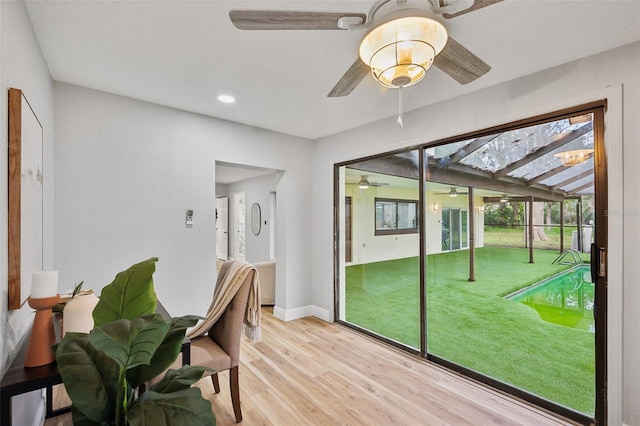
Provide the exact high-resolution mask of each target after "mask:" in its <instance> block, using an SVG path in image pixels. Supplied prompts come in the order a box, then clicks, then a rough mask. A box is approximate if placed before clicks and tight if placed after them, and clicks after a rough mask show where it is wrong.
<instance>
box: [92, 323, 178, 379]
mask: <svg viewBox="0 0 640 426" xmlns="http://www.w3.org/2000/svg"><path fill="white" fill-rule="evenodd" d="M167 331H169V323H167V322H165V320H164V319H163V318H162V315H159V314H154V315H147V316H144V317H140V318H135V319H133V320H132V321H129V320H126V319H121V320H118V321H113V322H110V323H108V324H104V325H101V326H99V327H96V328H94V329H93V330H92V331H91V334H90V335H89V341H90V342H91V344H92V345H93V347H94V348H96V350H98V351H102V352H104V353H105V354H106V355H107V356H108V357H110V358H111V359H113V360H114V361H115V362H116V363H118V365H119V366H120V368H121V369H122V370H125V371H126V370H128V369H129V368H133V367H136V366H138V365H148V364H149V363H150V362H151V357H152V356H153V354H155V352H156V350H157V349H158V347H159V346H160V344H161V343H162V341H163V340H164V338H165V336H166V334H167Z"/></svg>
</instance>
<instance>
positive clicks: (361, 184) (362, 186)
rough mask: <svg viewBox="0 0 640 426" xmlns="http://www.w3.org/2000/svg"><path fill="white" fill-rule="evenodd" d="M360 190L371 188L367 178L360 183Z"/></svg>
mask: <svg viewBox="0 0 640 426" xmlns="http://www.w3.org/2000/svg"><path fill="white" fill-rule="evenodd" d="M358 188H360V189H367V188H369V181H368V180H367V179H366V178H362V179H360V182H358Z"/></svg>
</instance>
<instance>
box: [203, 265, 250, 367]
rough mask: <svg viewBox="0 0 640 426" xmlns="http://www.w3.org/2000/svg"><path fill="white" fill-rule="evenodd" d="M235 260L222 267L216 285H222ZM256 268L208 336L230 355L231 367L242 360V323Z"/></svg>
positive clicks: (248, 275)
mask: <svg viewBox="0 0 640 426" xmlns="http://www.w3.org/2000/svg"><path fill="white" fill-rule="evenodd" d="M233 262H235V261H234V260H228V261H226V262H225V263H224V264H223V265H222V267H221V268H220V272H219V274H218V279H217V282H216V285H220V283H221V280H224V277H225V275H226V274H227V272H228V269H229V267H230V266H231V264H232V263H233ZM255 273H256V271H255V269H254V270H252V271H250V272H249V274H247V277H246V278H245V280H244V282H243V283H242V285H241V286H240V289H238V292H237V293H236V295H235V296H234V297H233V299H231V302H229V304H228V305H227V307H226V308H225V311H224V313H223V314H222V315H221V316H220V318H219V319H218V320H217V321H216V322H215V324H213V326H211V328H210V329H209V332H208V336H209V337H210V338H211V339H212V340H213V341H214V342H216V343H217V344H218V346H220V347H221V348H222V349H223V350H224V351H225V352H226V353H227V354H228V355H229V356H230V357H231V367H235V366H237V365H238V363H239V362H240V340H241V337H242V325H243V323H244V316H245V312H246V310H247V301H248V299H249V289H250V287H251V283H252V281H253V276H254V274H255Z"/></svg>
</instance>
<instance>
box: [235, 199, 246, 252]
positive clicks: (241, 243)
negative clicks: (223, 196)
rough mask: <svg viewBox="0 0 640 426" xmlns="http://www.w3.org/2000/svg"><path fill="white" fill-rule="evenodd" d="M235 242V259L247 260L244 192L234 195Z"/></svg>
mask: <svg viewBox="0 0 640 426" xmlns="http://www.w3.org/2000/svg"><path fill="white" fill-rule="evenodd" d="M233 207H234V221H235V228H236V229H235V233H234V235H235V240H234V247H233V258H234V259H236V260H246V258H247V248H246V237H245V223H246V222H245V216H246V214H245V197H244V191H242V192H236V193H235V194H233Z"/></svg>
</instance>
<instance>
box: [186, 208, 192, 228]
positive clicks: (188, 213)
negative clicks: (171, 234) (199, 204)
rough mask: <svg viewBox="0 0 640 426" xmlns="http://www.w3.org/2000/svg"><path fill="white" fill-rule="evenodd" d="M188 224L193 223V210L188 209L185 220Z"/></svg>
mask: <svg viewBox="0 0 640 426" xmlns="http://www.w3.org/2000/svg"><path fill="white" fill-rule="evenodd" d="M185 223H186V224H187V226H189V225H193V210H187V218H186V220H185Z"/></svg>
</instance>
